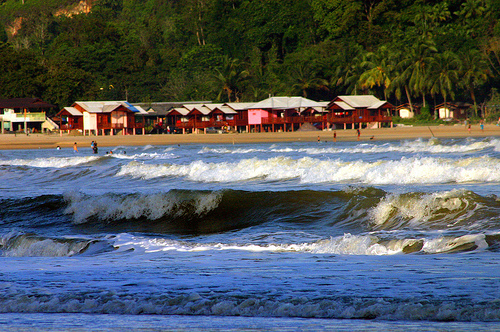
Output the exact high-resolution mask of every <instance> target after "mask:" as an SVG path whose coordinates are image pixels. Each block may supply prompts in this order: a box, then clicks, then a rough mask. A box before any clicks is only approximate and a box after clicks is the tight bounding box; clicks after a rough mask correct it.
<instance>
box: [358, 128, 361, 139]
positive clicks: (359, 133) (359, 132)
mask: <svg viewBox="0 0 500 332" xmlns="http://www.w3.org/2000/svg"><path fill="white" fill-rule="evenodd" d="M357 133H358V141H359V137H360V136H361V131H360V130H359V128H358V130H357Z"/></svg>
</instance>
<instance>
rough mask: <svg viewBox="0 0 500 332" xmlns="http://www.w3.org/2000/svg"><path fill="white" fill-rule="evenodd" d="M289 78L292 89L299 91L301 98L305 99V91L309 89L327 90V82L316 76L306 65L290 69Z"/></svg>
mask: <svg viewBox="0 0 500 332" xmlns="http://www.w3.org/2000/svg"><path fill="white" fill-rule="evenodd" d="M289 75H290V78H291V81H292V89H293V90H300V91H301V92H302V96H303V97H304V98H307V91H308V90H311V89H322V90H327V89H328V81H327V80H325V79H323V78H320V77H318V76H317V73H316V71H315V70H314V69H313V68H311V67H310V66H309V65H308V64H307V63H304V62H302V63H300V64H298V65H295V66H293V67H291V70H290V74H289Z"/></svg>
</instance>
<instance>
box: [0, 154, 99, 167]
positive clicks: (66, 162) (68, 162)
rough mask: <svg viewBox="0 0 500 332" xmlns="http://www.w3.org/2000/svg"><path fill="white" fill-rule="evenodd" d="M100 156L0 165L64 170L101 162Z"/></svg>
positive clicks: (14, 161) (0, 161)
mask: <svg viewBox="0 0 500 332" xmlns="http://www.w3.org/2000/svg"><path fill="white" fill-rule="evenodd" d="M99 158H102V157H98V156H87V157H48V158H36V159H13V160H0V165H3V166H27V167H37V168H64V167H71V166H77V165H82V164H87V163H90V162H93V161H96V160H99Z"/></svg>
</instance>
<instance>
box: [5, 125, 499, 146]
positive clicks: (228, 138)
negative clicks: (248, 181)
mask: <svg viewBox="0 0 500 332" xmlns="http://www.w3.org/2000/svg"><path fill="white" fill-rule="evenodd" d="M335 132H336V134H337V142H342V141H356V140H357V134H356V130H352V129H349V130H342V129H339V130H336V131H335ZM333 134H334V132H333V131H296V132H286V133H229V134H185V135H181V134H177V135H126V136H124V135H115V136H73V135H68V134H62V135H60V134H30V135H24V134H16V135H14V134H3V135H0V150H5V149H55V148H56V147H57V146H60V147H61V148H73V145H74V143H75V142H76V143H77V145H78V146H79V147H82V148H86V147H90V143H91V142H92V141H97V142H98V145H99V147H101V148H103V147H109V146H113V147H114V146H135V145H170V144H180V145H182V144H194V143H197V144H199V143H206V144H241V143H262V142H297V141H306V142H307V141H316V140H318V137H319V138H320V140H321V141H322V142H333ZM491 136H500V127H499V126H496V125H485V128H484V131H481V130H480V128H479V126H478V125H476V126H473V127H472V129H471V132H470V133H469V132H468V130H467V129H466V128H465V126H463V125H455V126H433V127H428V126H421V127H420V126H419V127H394V128H379V129H364V130H361V137H360V141H370V140H372V139H373V140H401V139H417V138H423V139H428V138H431V137H436V138H460V137H491Z"/></svg>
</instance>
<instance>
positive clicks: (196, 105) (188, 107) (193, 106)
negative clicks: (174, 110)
mask: <svg viewBox="0 0 500 332" xmlns="http://www.w3.org/2000/svg"><path fill="white" fill-rule="evenodd" d="M182 106H183V107H185V108H187V109H188V110H189V111H192V110H194V109H195V108H196V109H198V108H199V107H202V106H203V104H183V105H182Z"/></svg>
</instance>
